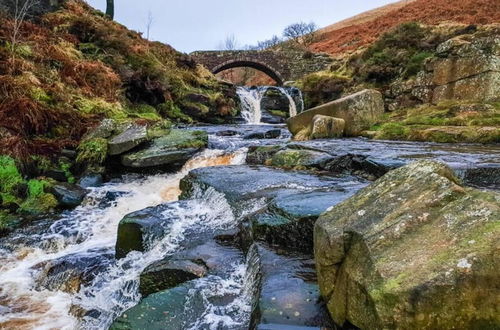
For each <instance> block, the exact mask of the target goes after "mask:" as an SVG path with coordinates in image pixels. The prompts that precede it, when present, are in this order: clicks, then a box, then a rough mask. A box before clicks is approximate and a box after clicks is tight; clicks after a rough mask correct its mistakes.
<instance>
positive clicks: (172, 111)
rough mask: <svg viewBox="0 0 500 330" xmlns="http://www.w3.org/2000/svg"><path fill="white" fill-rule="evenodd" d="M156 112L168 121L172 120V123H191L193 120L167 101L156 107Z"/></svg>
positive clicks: (171, 102)
mask: <svg viewBox="0 0 500 330" xmlns="http://www.w3.org/2000/svg"><path fill="white" fill-rule="evenodd" d="M158 112H159V113H160V114H161V115H163V116H165V117H167V118H170V119H173V120H174V121H178V122H185V123H192V122H193V119H192V118H191V117H189V116H188V115H186V114H185V113H183V112H182V111H181V109H180V108H179V107H178V106H177V105H175V103H174V102H173V101H167V102H165V103H162V104H160V105H159V106H158Z"/></svg>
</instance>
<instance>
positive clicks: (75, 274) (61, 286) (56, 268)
mask: <svg viewBox="0 0 500 330" xmlns="http://www.w3.org/2000/svg"><path fill="white" fill-rule="evenodd" d="M112 258H113V254H112V253H111V252H109V251H103V250H93V251H88V252H87V254H85V255H79V254H74V255H67V256H64V257H62V258H60V259H55V260H50V261H47V262H44V263H42V264H38V265H36V266H35V267H34V268H35V269H41V272H40V273H39V274H38V277H37V279H36V283H37V290H42V289H46V290H50V291H58V290H59V291H64V292H68V293H77V292H79V291H80V287H81V286H82V284H88V283H90V282H91V281H92V280H93V279H94V277H95V276H96V275H97V274H99V273H100V272H102V271H104V270H105V268H106V266H107V265H109V263H110V260H111V259H112Z"/></svg>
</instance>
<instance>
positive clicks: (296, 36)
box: [283, 22, 317, 46]
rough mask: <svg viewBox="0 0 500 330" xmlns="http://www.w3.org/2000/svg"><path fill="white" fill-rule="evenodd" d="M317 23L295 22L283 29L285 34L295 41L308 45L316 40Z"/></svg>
mask: <svg viewBox="0 0 500 330" xmlns="http://www.w3.org/2000/svg"><path fill="white" fill-rule="evenodd" d="M316 30H317V27H316V24H315V23H313V22H311V23H304V22H299V23H294V24H291V25H289V26H287V27H286V28H285V29H284V30H283V36H284V37H285V38H287V39H289V40H292V41H294V42H295V43H296V44H298V45H302V46H308V45H310V44H311V43H313V42H314V40H315V37H316V33H315V32H316Z"/></svg>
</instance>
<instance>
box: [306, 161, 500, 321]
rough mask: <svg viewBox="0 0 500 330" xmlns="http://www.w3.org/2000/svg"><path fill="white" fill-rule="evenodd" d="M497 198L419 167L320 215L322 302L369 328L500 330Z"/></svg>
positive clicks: (441, 169)
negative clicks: (499, 327)
mask: <svg viewBox="0 0 500 330" xmlns="http://www.w3.org/2000/svg"><path fill="white" fill-rule="evenodd" d="M499 202H500V195H499V194H498V193H497V192H487V191H480V190H476V189H473V188H465V187H462V186H461V185H460V183H459V181H458V179H457V178H456V177H455V175H454V173H453V172H452V170H451V169H450V168H449V167H447V166H446V165H444V164H441V163H438V162H435V161H427V160H424V161H418V162H415V163H412V164H409V165H406V166H403V167H401V168H398V169H396V170H393V171H391V172H389V173H388V174H386V175H385V176H383V177H382V178H380V179H379V180H378V181H376V182H375V183H374V184H372V185H371V186H368V187H366V188H365V189H363V190H361V191H360V192H358V193H357V194H356V195H354V196H353V197H351V198H349V199H348V200H346V201H344V202H342V203H340V204H338V205H337V206H335V207H334V208H333V209H331V210H329V211H327V212H325V213H324V214H322V215H321V216H320V217H319V219H318V221H317V222H316V225H315V229H314V250H315V259H316V266H317V270H318V279H319V285H320V289H321V295H322V296H323V298H324V299H325V300H326V302H327V306H328V310H329V312H330V314H331V316H332V317H333V319H334V321H335V322H336V323H337V324H340V325H342V324H346V323H350V324H353V325H355V326H357V327H359V328H362V329H382V328H387V329H457V328H460V329H477V328H484V329H490V328H491V329H493V328H496V327H497V326H498V324H500V317H499V315H500V313H499V312H498V308H499V305H498V296H499V294H500V291H499V290H500V288H499V283H500V277H499V275H498V268H499V267H500V262H499V259H498V257H497V251H498V249H499V245H498V237H499V235H500V226H499V221H498V219H500V203H499Z"/></svg>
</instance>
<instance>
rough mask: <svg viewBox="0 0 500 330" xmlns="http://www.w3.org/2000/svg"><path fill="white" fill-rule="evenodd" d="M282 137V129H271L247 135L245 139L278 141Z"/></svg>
mask: <svg viewBox="0 0 500 330" xmlns="http://www.w3.org/2000/svg"><path fill="white" fill-rule="evenodd" d="M280 136H281V129H270V130H263V131H257V132H251V133H248V134H246V135H245V136H244V137H243V139H245V140H254V139H276V138H279V137H280Z"/></svg>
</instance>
